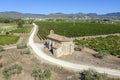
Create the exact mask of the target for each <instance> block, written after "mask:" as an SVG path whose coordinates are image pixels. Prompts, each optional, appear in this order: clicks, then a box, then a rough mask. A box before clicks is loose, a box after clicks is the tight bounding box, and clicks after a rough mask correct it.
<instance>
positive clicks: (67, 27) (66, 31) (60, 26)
mask: <svg viewBox="0 0 120 80" xmlns="http://www.w3.org/2000/svg"><path fill="white" fill-rule="evenodd" d="M36 24H37V25H38V26H39V32H38V36H39V38H40V39H41V38H42V39H45V38H46V36H47V35H48V34H49V31H50V30H54V31H55V33H57V34H60V35H64V36H67V37H80V36H93V35H104V34H114V33H120V25H119V24H100V23H87V22H85V23H81V22H48V21H44V22H36Z"/></svg>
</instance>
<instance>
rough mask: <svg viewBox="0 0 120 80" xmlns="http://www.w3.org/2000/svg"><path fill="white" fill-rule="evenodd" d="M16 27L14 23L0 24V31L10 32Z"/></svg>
mask: <svg viewBox="0 0 120 80" xmlns="http://www.w3.org/2000/svg"><path fill="white" fill-rule="evenodd" d="M16 27H17V25H16V24H14V23H8V24H5V23H0V31H11V30H14V29H15V28H16Z"/></svg>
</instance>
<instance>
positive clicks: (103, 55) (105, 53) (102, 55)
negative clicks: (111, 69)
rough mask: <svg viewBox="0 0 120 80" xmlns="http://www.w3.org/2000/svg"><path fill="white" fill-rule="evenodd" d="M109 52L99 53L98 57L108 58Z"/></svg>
mask: <svg viewBox="0 0 120 80" xmlns="http://www.w3.org/2000/svg"><path fill="white" fill-rule="evenodd" d="M108 55H109V52H108V51H99V52H98V54H97V55H96V57H98V58H100V59H103V58H104V57H106V56H108Z"/></svg>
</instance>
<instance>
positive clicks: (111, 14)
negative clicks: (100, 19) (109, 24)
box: [105, 12, 120, 17]
mask: <svg viewBox="0 0 120 80" xmlns="http://www.w3.org/2000/svg"><path fill="white" fill-rule="evenodd" d="M105 16H114V17H120V12H116V13H108V14H106V15H105Z"/></svg>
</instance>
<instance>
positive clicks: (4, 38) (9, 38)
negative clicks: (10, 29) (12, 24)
mask: <svg viewBox="0 0 120 80" xmlns="http://www.w3.org/2000/svg"><path fill="white" fill-rule="evenodd" d="M18 39H19V36H14V35H0V45H9V44H13V43H16V42H17V41H18Z"/></svg>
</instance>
